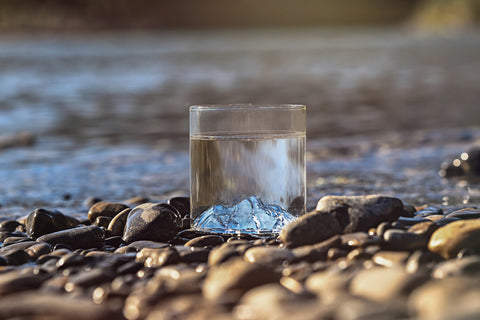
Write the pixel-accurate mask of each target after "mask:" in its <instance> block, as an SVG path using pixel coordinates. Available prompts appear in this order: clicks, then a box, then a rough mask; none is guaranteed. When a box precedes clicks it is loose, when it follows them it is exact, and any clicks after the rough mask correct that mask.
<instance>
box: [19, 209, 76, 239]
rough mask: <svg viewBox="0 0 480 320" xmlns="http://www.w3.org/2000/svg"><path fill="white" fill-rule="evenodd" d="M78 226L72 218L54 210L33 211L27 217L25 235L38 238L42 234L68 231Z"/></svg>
mask: <svg viewBox="0 0 480 320" xmlns="http://www.w3.org/2000/svg"><path fill="white" fill-rule="evenodd" d="M78 224H79V221H78V220H77V219H75V218H73V217H69V216H66V215H64V214H63V213H61V212H59V211H56V210H45V209H42V208H40V209H35V210H34V211H33V212H32V213H30V214H29V215H28V217H27V222H26V227H27V235H28V236H29V237H32V238H38V237H40V236H43V235H44V234H48V233H52V232H57V231H60V230H65V229H70V228H73V227H75V226H76V225H78Z"/></svg>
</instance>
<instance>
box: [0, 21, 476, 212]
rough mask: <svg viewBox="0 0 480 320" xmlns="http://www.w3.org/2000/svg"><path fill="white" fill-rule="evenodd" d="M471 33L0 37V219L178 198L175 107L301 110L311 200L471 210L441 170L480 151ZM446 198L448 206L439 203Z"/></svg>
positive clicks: (472, 199) (462, 188) (182, 144)
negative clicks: (25, 139) (390, 198)
mask: <svg viewBox="0 0 480 320" xmlns="http://www.w3.org/2000/svg"><path fill="white" fill-rule="evenodd" d="M479 56H480V33H478V32H473V31H472V32H466V33H462V34H457V35H454V36H450V37H416V36H413V35H410V34H408V33H406V32H405V31H403V30H400V29H382V30H380V29H362V30H351V29H335V30H328V29H302V30H263V31H262V30H260V31H255V32H254V31H223V32H219V31H218V32H206V31H205V32H173V31H171V32H161V33H140V32H130V33H123V34H120V33H102V34H55V35H51V34H37V35H26V34H3V35H0V134H6V133H14V132H19V131H22V130H27V131H30V132H32V133H33V134H34V135H35V136H36V137H37V143H36V144H35V145H34V146H33V147H19V148H11V149H4V150H0V181H2V182H1V184H0V204H1V206H2V207H1V208H0V214H3V215H4V216H9V215H12V216H19V215H23V214H26V213H28V212H30V211H31V210H33V209H34V208H35V207H39V206H43V207H47V208H58V209H60V210H63V211H64V212H66V213H72V214H81V213H82V212H84V211H85V208H83V205H82V203H83V200H84V199H85V198H86V197H87V196H100V197H102V198H104V199H108V200H115V201H123V200H125V199H127V198H129V197H133V196H136V195H145V196H149V197H151V198H152V199H155V200H164V199H166V198H168V197H169V196H170V195H172V194H188V166H189V161H188V152H187V148H188V113H187V106H188V105H190V104H202V103H240V102H255V103H303V104H306V105H307V106H308V123H307V132H308V133H307V137H308V140H307V150H308V164H307V171H308V173H307V176H308V188H307V191H308V194H309V197H308V205H309V207H310V208H311V207H313V206H314V205H315V202H316V200H318V198H319V197H320V196H321V195H324V194H366V193H386V194H390V195H395V196H398V197H400V198H402V199H404V200H406V201H409V202H411V203H413V204H416V205H420V204H425V203H428V204H437V205H442V204H448V205H463V202H469V203H470V204H472V203H473V204H475V205H477V204H479V203H480V195H479V191H478V186H476V185H474V184H471V183H470V184H469V183H465V182H461V181H447V180H442V179H440V177H439V176H438V174H437V171H438V168H439V166H440V163H441V162H442V161H444V160H446V159H449V157H451V156H453V155H456V154H457V153H459V152H462V151H465V150H466V149H468V148H469V147H471V146H473V145H476V144H477V145H478V144H479V143H480V129H479V127H480V108H478V96H479V93H480V89H479V88H480V77H479V76H478V75H479V74H480V59H478V57H479ZM445 197H447V198H445Z"/></svg>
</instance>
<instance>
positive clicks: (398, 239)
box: [383, 229, 428, 251]
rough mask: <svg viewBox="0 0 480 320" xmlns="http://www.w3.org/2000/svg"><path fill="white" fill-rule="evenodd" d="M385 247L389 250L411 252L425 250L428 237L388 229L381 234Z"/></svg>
mask: <svg viewBox="0 0 480 320" xmlns="http://www.w3.org/2000/svg"><path fill="white" fill-rule="evenodd" d="M383 240H384V241H385V246H386V247H387V248H389V249H391V250H401V251H413V250H418V249H423V248H427V245H428V237H427V236H425V235H423V234H416V233H413V232H406V231H403V230H397V229H390V230H387V231H385V233H384V234H383Z"/></svg>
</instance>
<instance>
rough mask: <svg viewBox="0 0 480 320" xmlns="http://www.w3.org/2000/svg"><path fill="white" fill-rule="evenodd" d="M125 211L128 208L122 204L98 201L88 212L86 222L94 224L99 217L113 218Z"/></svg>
mask: <svg viewBox="0 0 480 320" xmlns="http://www.w3.org/2000/svg"><path fill="white" fill-rule="evenodd" d="M125 209H128V206H126V205H124V204H123V203H117V202H107V201H100V202H97V203H95V204H94V205H93V206H92V207H91V208H90V210H88V220H89V221H90V222H91V223H94V222H95V220H97V218H98V217H100V216H105V217H110V218H114V217H115V216H116V215H117V214H119V213H120V212H121V211H123V210H125Z"/></svg>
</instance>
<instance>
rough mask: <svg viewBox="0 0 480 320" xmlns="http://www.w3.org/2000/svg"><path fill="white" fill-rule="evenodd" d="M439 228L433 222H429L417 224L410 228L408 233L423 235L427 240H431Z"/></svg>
mask: <svg viewBox="0 0 480 320" xmlns="http://www.w3.org/2000/svg"><path fill="white" fill-rule="evenodd" d="M438 228H439V227H438V225H436V224H435V223H433V222H432V221H427V222H421V223H417V224H415V225H413V226H411V227H410V228H408V232H412V233H416V234H421V235H423V236H425V237H427V238H430V236H431V235H432V233H434V232H435V230H437V229H438Z"/></svg>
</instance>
